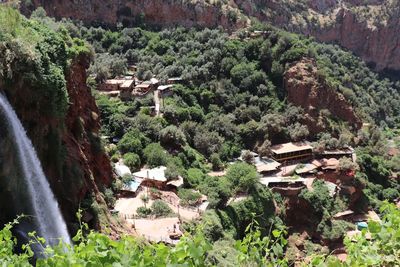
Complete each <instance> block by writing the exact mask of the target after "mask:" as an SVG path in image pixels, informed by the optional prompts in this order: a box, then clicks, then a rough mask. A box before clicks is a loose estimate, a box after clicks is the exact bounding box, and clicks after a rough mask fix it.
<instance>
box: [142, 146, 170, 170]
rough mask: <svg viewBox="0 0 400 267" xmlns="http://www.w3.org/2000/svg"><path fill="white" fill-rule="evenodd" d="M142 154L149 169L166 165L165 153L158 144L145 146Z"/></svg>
mask: <svg viewBox="0 0 400 267" xmlns="http://www.w3.org/2000/svg"><path fill="white" fill-rule="evenodd" d="M143 154H144V157H145V159H146V162H147V164H148V165H149V166H150V167H158V166H162V165H166V163H167V152H166V151H165V150H164V148H162V146H161V145H160V144H159V143H152V144H149V145H148V146H146V148H145V149H144V150H143Z"/></svg>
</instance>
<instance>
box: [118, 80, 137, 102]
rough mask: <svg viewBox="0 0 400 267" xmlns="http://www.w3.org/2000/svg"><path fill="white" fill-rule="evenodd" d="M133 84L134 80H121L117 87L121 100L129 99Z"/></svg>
mask: <svg viewBox="0 0 400 267" xmlns="http://www.w3.org/2000/svg"><path fill="white" fill-rule="evenodd" d="M133 85H134V81H133V80H125V82H123V83H122V84H121V85H120V87H119V89H120V93H119V96H120V98H121V100H130V99H131V94H132V90H133Z"/></svg>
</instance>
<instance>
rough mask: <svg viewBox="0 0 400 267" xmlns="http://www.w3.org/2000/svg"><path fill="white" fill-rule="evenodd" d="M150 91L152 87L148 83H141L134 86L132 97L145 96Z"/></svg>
mask: <svg viewBox="0 0 400 267" xmlns="http://www.w3.org/2000/svg"><path fill="white" fill-rule="evenodd" d="M151 90H152V85H151V83H150V82H143V83H141V84H138V85H136V86H135V89H133V91H132V95H134V96H145V95H147V94H148V93H149V92H150V91H151Z"/></svg>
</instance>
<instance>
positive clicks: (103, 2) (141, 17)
mask: <svg viewBox="0 0 400 267" xmlns="http://www.w3.org/2000/svg"><path fill="white" fill-rule="evenodd" d="M38 6H42V7H44V8H45V10H46V11H47V13H48V15H50V16H53V17H56V18H62V17H67V18H73V19H79V20H82V21H85V22H90V23H94V24H100V25H101V24H112V25H116V24H117V23H119V22H121V23H122V24H123V25H124V26H133V25H137V24H138V23H146V24H148V25H158V26H164V27H165V26H186V27H193V26H199V27H218V26H222V27H224V28H227V29H231V28H238V27H244V26H245V25H246V23H247V20H246V19H241V18H240V17H239V15H238V11H237V10H235V9H233V8H231V7H230V6H228V5H223V4H222V3H219V4H210V3H208V2H206V1H179V0H167V1H149V0H130V1H129V0H122V1H107V0H98V1H72V0H66V1H50V0H33V1H32V5H29V6H26V5H25V6H23V10H24V11H25V12H27V11H28V9H29V8H32V7H38ZM236 13H237V14H236ZM235 14H236V15H235Z"/></svg>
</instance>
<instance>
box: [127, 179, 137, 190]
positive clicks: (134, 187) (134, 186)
mask: <svg viewBox="0 0 400 267" xmlns="http://www.w3.org/2000/svg"><path fill="white" fill-rule="evenodd" d="M139 186H140V182H138V181H136V180H133V181H131V182H129V183H128V184H127V186H126V187H127V188H128V190H129V191H132V192H136V191H137V190H138V188H139Z"/></svg>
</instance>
